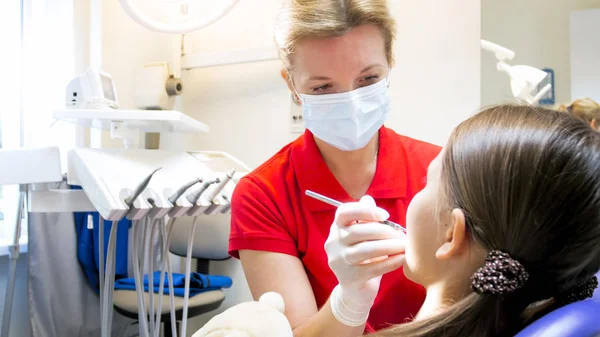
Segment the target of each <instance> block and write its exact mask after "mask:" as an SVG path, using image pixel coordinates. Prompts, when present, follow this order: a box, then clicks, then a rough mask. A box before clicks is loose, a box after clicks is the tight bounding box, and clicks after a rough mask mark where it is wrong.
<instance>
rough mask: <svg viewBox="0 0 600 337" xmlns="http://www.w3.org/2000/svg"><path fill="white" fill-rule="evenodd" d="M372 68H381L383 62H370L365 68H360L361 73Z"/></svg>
mask: <svg viewBox="0 0 600 337" xmlns="http://www.w3.org/2000/svg"><path fill="white" fill-rule="evenodd" d="M373 68H383V64H381V63H375V64H371V65H370V66H367V67H365V69H363V70H361V72H360V73H361V74H362V73H366V72H367V71H369V70H371V69H373Z"/></svg>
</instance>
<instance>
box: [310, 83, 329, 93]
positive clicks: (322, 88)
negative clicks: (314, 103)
mask: <svg viewBox="0 0 600 337" xmlns="http://www.w3.org/2000/svg"><path fill="white" fill-rule="evenodd" d="M329 88H331V86H330V85H329V84H325V85H322V86H320V87H316V88H313V92H320V91H325V90H327V89H329Z"/></svg>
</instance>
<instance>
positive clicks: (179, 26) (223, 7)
mask: <svg viewBox="0 0 600 337" xmlns="http://www.w3.org/2000/svg"><path fill="white" fill-rule="evenodd" d="M238 1H239V0H226V1H218V2H214V3H218V4H219V5H218V6H220V8H219V10H218V11H216V13H214V14H213V15H212V16H209V17H206V18H195V20H191V22H189V23H164V22H159V21H156V20H153V19H151V18H149V17H148V16H146V15H144V14H143V13H142V12H141V11H140V10H139V9H138V8H136V7H134V6H133V4H132V2H133V0H119V3H120V4H121V7H123V10H124V11H125V13H127V15H129V17H131V18H132V19H133V20H134V21H135V22H137V23H138V24H140V25H142V26H144V27H146V28H148V29H151V30H154V31H156V32H160V33H169V34H186V33H190V32H193V31H195V30H198V29H202V28H204V27H207V26H209V25H211V24H213V23H215V22H217V21H218V20H219V19H221V18H222V17H224V16H225V15H227V13H229V11H231V10H232V9H233V7H235V5H236V4H237V3H238ZM163 2H166V1H163ZM173 2H174V3H176V4H179V5H180V6H182V9H183V11H184V13H185V12H187V6H188V2H189V1H173Z"/></svg>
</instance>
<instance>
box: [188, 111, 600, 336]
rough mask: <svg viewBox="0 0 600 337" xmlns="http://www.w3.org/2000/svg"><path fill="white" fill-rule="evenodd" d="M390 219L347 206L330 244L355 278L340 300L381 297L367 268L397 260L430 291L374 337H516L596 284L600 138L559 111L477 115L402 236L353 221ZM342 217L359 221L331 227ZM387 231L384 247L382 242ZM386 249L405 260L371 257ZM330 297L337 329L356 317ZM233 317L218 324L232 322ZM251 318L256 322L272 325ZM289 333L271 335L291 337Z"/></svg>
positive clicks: (333, 256)
mask: <svg viewBox="0 0 600 337" xmlns="http://www.w3.org/2000/svg"><path fill="white" fill-rule="evenodd" d="M377 214H380V215H377ZM381 214H384V215H381ZM385 214H387V213H386V212H385V211H383V210H382V209H379V208H377V207H376V206H375V205H374V201H373V199H372V198H370V197H363V199H361V201H360V202H357V203H347V204H344V205H342V206H340V207H339V208H338V210H337V213H336V223H334V224H333V225H332V227H331V232H330V234H329V238H328V240H327V243H326V244H325V249H326V250H327V253H328V258H329V264H330V267H331V268H332V270H333V271H334V272H336V270H337V271H338V272H339V270H341V269H342V268H346V274H347V275H351V276H352V277H351V278H350V280H346V279H344V278H341V277H339V276H338V280H340V282H339V285H338V286H337V287H336V288H338V287H339V289H341V290H340V292H341V293H342V295H343V294H344V291H346V290H347V289H344V287H348V288H349V287H352V288H350V290H351V291H355V292H357V293H358V295H359V296H360V295H361V294H364V293H365V292H368V291H374V292H377V290H378V287H379V281H380V280H379V278H372V277H371V276H365V275H379V273H376V272H375V273H372V272H371V270H372V268H388V267H389V264H392V263H393V264H395V268H401V267H402V264H403V268H404V273H405V275H406V276H407V277H408V278H409V279H411V280H412V281H414V282H416V283H419V284H422V285H423V286H424V287H425V288H426V290H427V297H426V299H425V303H424V304H423V306H422V308H421V310H420V311H419V313H418V315H417V317H415V319H414V320H413V321H412V322H410V323H406V324H402V325H398V326H395V327H392V328H389V329H387V330H383V331H380V332H379V333H377V334H376V336H398V337H429V336H431V337H446V336H447V337H496V336H513V335H514V334H516V333H518V332H519V331H520V330H521V329H523V328H524V327H525V326H526V325H527V324H528V323H530V322H532V321H533V320H534V319H536V318H538V317H540V316H542V315H544V314H545V313H547V312H549V311H551V310H554V309H556V308H558V307H560V306H563V305H565V304H567V303H570V302H574V301H578V300H582V299H585V298H588V297H591V296H592V294H593V291H594V289H595V288H596V287H597V284H598V281H597V279H596V277H595V276H594V274H595V273H597V272H598V270H600V133H598V132H595V131H594V130H593V129H592V128H590V127H589V126H588V125H587V124H586V123H585V122H583V121H582V120H580V119H577V118H575V117H573V116H571V115H570V114H565V113H560V112H558V111H554V110H547V109H543V108H536V107H528V106H509V105H504V106H498V107H493V108H490V109H487V110H484V111H483V112H481V113H479V114H477V115H475V116H474V117H472V118H470V119H468V120H466V121H465V122H463V123H461V124H460V125H459V126H458V127H457V128H456V129H455V130H454V132H453V133H452V135H451V137H450V140H449V142H448V144H447V146H446V147H445V148H444V150H443V151H442V152H441V153H440V155H439V156H438V157H437V158H436V159H435V160H434V161H433V162H432V163H431V165H430V166H429V170H428V175H427V186H426V187H425V188H424V189H423V190H422V191H421V192H420V193H418V194H417V195H416V196H415V197H414V198H413V200H412V202H411V204H410V206H409V207H408V210H407V216H406V226H407V228H406V229H407V236H406V237H404V236H400V237H398V234H397V232H396V231H395V230H394V229H391V228H390V227H388V226H383V225H381V224H373V223H371V224H369V223H356V221H355V220H357V219H366V220H368V221H367V222H369V221H381V220H384V218H385V216H386V215H385ZM341 218H347V219H352V220H354V221H349V222H347V224H345V225H341V224H337V221H339V219H341ZM361 222H363V221H361ZM368 228H370V229H371V232H369V231H367V229H368ZM373 231H377V232H378V233H374V232H373ZM390 231H391V232H390ZM385 232H388V234H389V235H388V238H387V239H386V238H385V236H384V237H383V238H382V237H381V235H379V234H381V233H384V234H385ZM392 246H394V247H392ZM398 246H399V247H400V248H398ZM390 247H392V248H390ZM402 248H404V249H403V250H402ZM390 250H395V251H403V252H404V254H403V255H402V254H400V255H396V256H391V257H389V258H387V259H383V260H382V259H381V258H378V257H381V256H382V255H384V256H385V255H390V254H392V253H390V252H389V251H390ZM393 254H397V253H393ZM358 256H360V257H361V258H356V257H358ZM342 260H343V261H342ZM365 260H370V262H369V263H365ZM340 261H341V262H340ZM350 261H352V262H350ZM398 261H399V262H398ZM340 266H342V267H340ZM385 278H386V276H385V275H384V276H383V280H381V283H382V284H383V283H384V282H385V281H386V280H385ZM361 280H362V281H361ZM336 291H337V290H334V292H333V293H334V294H336ZM397 291H398V292H401V291H404V289H397ZM333 297H334V295H332V298H333ZM355 298H358V297H355ZM334 300H335V299H330V301H332V303H338V304H336V305H337V307H336V308H337V309H339V308H342V309H344V310H345V311H344V312H342V311H341V310H333V308H334V304H332V313H333V315H334V316H335V318H336V319H338V320H339V321H340V322H343V321H344V319H340V318H339V317H341V316H340V315H342V314H345V315H354V314H356V313H357V311H352V310H351V309H352V307H351V306H352V305H355V304H356V302H354V303H351V302H348V301H345V300H343V301H341V302H335V301H334ZM355 307H356V306H355ZM348 308H350V310H348ZM230 310H231V309H230ZM366 311H367V315H368V308H367V309H366ZM232 312H233V311H231V312H230V314H229V316H227V315H228V312H225V313H223V314H222V315H226V317H221V318H219V319H220V320H221V321H230V322H236V320H237V319H236V315H235V314H233V313H232ZM348 313H349V314H348ZM359 313H360V314H362V312H359ZM247 314H248V315H253V313H252V312H249V313H247ZM254 315H255V316H252V322H254V325H256V326H260V325H265V324H267V322H265V321H261V317H260V316H259V315H256V314H254ZM355 316H356V315H355ZM342 318H343V317H342ZM214 322H216V320H213V323H214ZM209 324H210V323H209ZM215 324H216V323H215ZM213 328H214V327H213ZM211 329H212V328H211ZM285 329H286V331H284V332H281V331H278V332H274V333H272V334H270V335H269V337H271V336H273V337H275V336H282V335H284V333H287V334H286V335H287V336H291V335H292V331H291V328H290V327H289V326H288V327H286V328H285ZM217 330H218V329H217ZM222 330H223V331H225V330H226V329H222ZM211 331H212V330H211ZM227 331H228V330H227ZM201 332H202V331H201ZM198 336H204V335H198ZM207 336H212V335H207ZM214 336H221V335H214ZM261 336H266V335H265V334H262V335H261ZM336 337H341V336H336ZM352 337H354V336H352Z"/></svg>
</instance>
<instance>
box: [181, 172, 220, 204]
mask: <svg viewBox="0 0 600 337" xmlns="http://www.w3.org/2000/svg"><path fill="white" fill-rule="evenodd" d="M219 182H220V180H219V178H216V179H213V180H209V181H205V182H204V183H202V186H201V187H200V188H199V189H198V190H197V191H196V192H194V193H191V194H188V196H187V200H188V201H189V202H191V203H192V204H193V205H195V204H196V203H197V202H198V200H199V199H200V196H201V195H202V193H204V191H206V189H207V188H208V187H209V186H210V185H212V184H217V183H219Z"/></svg>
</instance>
